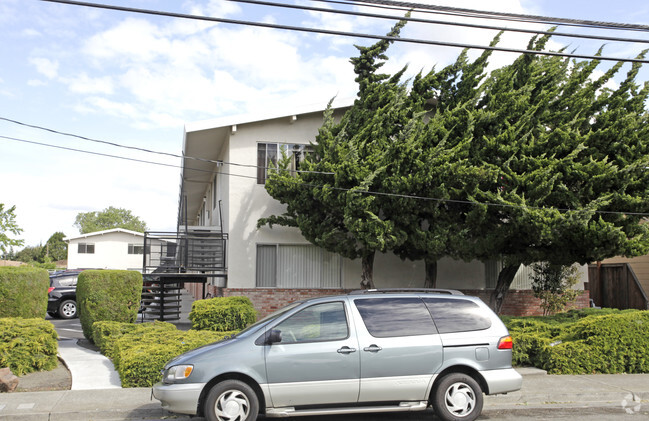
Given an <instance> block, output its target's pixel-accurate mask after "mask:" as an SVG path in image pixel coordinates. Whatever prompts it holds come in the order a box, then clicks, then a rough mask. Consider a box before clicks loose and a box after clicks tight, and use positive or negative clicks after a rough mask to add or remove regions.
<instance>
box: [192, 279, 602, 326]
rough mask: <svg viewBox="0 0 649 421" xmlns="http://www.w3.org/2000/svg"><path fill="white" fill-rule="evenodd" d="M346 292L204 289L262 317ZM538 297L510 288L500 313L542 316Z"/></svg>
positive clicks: (484, 293)
mask: <svg viewBox="0 0 649 421" xmlns="http://www.w3.org/2000/svg"><path fill="white" fill-rule="evenodd" d="M185 287H186V288H187V290H188V291H189V292H190V293H192V295H193V296H194V297H195V298H201V294H202V288H201V285H199V284H186V285H185ZM347 292H349V291H348V290H343V289H284V288H216V287H214V286H206V293H207V294H209V295H208V296H212V297H221V296H223V297H230V296H235V295H245V296H246V297H248V298H250V301H252V303H253V305H254V306H255V309H256V310H257V311H258V313H259V318H262V317H264V316H266V315H268V314H270V313H272V312H274V311H275V310H277V309H280V308H282V307H284V306H285V305H286V304H288V303H291V302H293V301H297V300H303V299H305V298H313V297H323V296H326V295H337V294H345V293H347ZM462 292H463V293H464V294H466V295H474V296H476V297H480V299H482V301H484V302H485V303H487V304H488V303H489V298H490V296H491V291H490V290H462ZM540 304H541V301H540V300H539V299H537V298H535V297H534V292H533V291H532V290H509V292H508V293H507V297H506V298H505V302H504V303H503V308H502V311H501V314H503V315H506V316H541V315H543V309H541V306H540ZM589 306H590V293H589V292H588V291H582V293H581V294H580V295H579V296H578V297H577V299H576V300H575V302H574V303H573V304H572V305H571V306H569V307H568V308H569V309H571V308H576V309H579V308H586V307H589Z"/></svg>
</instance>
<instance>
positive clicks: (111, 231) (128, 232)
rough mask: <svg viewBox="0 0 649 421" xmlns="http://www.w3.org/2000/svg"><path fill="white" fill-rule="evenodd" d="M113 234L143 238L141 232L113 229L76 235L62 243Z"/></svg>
mask: <svg viewBox="0 0 649 421" xmlns="http://www.w3.org/2000/svg"><path fill="white" fill-rule="evenodd" d="M113 232H122V233H124V234H131V235H136V236H140V237H144V234H142V233H141V232H137V231H131V230H127V229H124V228H113V229H109V230H104V231H95V232H89V233H87V234H81V235H77V236H76V237H66V238H64V239H63V241H72V240H78V239H79V238H89V237H97V236H100V235H106V234H111V233H113Z"/></svg>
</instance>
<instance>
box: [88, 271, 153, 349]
mask: <svg viewBox="0 0 649 421" xmlns="http://www.w3.org/2000/svg"><path fill="white" fill-rule="evenodd" d="M141 296H142V274H141V273H139V272H136V271H128V270H86V271H83V272H81V273H80V274H79V280H78V282H77V305H78V307H79V319H80V321H81V328H82V329H83V335H84V336H85V337H86V338H87V339H88V340H90V341H93V331H92V325H93V323H95V322H99V321H104V320H108V321H115V322H126V323H132V322H134V321H135V320H136V319H137V311H138V309H139V307H140V298H141Z"/></svg>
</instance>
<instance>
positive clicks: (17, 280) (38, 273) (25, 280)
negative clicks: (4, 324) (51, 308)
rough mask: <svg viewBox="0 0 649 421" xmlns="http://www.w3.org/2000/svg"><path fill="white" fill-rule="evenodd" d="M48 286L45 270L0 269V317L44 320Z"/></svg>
mask: <svg viewBox="0 0 649 421" xmlns="http://www.w3.org/2000/svg"><path fill="white" fill-rule="evenodd" d="M49 286H50V277H49V275H48V273H47V271H46V270H45V269H37V268H33V267H0V317H25V318H32V317H40V318H42V319H45V313H46V312H47V289H48V288H49Z"/></svg>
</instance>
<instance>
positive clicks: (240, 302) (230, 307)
mask: <svg viewBox="0 0 649 421" xmlns="http://www.w3.org/2000/svg"><path fill="white" fill-rule="evenodd" d="M189 320H191V321H192V329H196V330H212V331H215V332H226V331H231V330H241V329H243V328H245V327H246V326H248V325H249V324H252V323H254V322H255V321H256V320H257V312H256V311H255V308H254V307H253V305H252V302H251V301H250V299H249V298H248V297H242V296H234V297H217V298H211V299H208V300H198V301H194V303H193V304H192V310H191V312H190V313H189Z"/></svg>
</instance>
